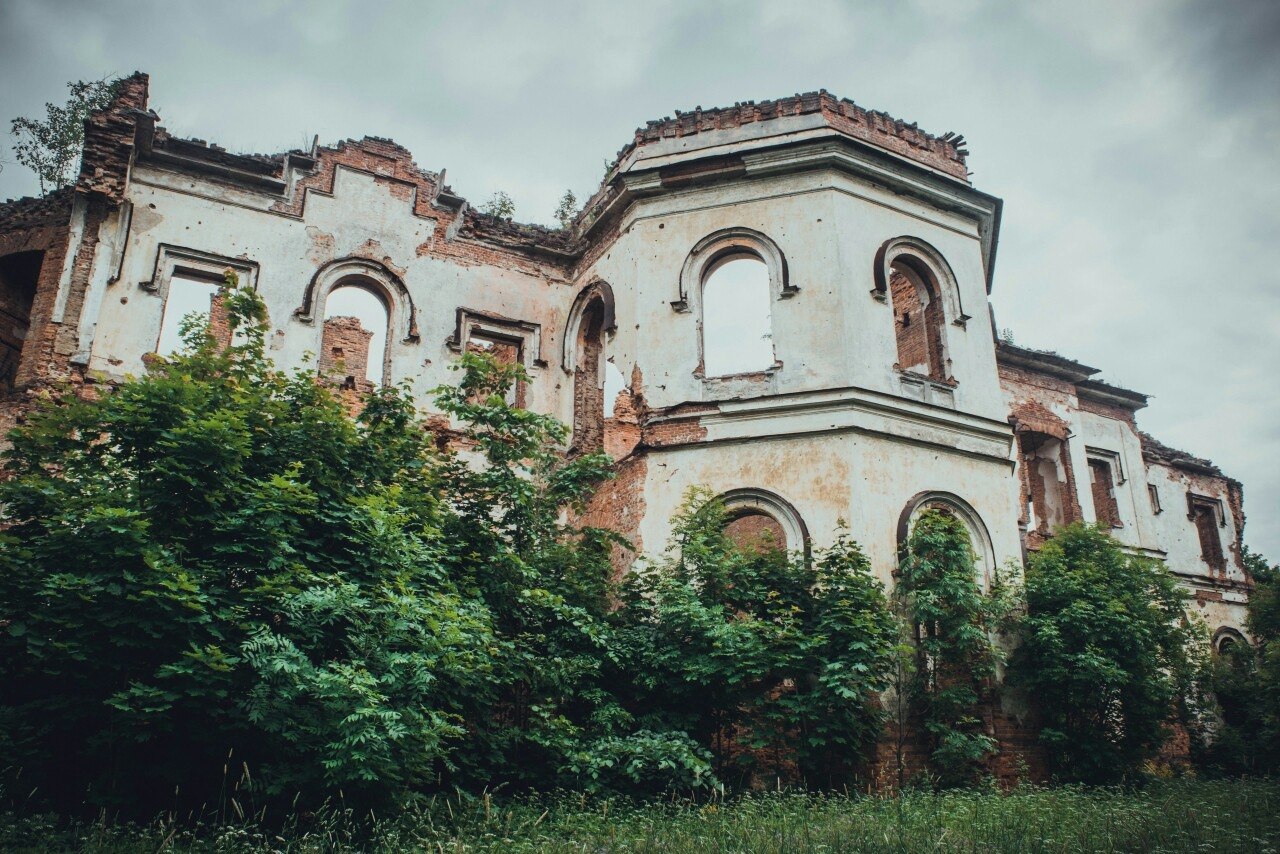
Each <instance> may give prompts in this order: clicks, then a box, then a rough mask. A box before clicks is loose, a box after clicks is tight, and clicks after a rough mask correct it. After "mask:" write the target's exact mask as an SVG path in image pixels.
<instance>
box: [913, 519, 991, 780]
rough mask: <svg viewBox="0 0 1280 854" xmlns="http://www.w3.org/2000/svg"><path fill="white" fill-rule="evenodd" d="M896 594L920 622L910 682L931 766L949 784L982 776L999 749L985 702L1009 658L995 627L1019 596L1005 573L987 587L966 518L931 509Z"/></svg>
mask: <svg viewBox="0 0 1280 854" xmlns="http://www.w3.org/2000/svg"><path fill="white" fill-rule="evenodd" d="M896 598H897V601H898V605H899V608H900V610H901V612H902V614H903V617H904V619H906V620H907V621H908V622H909V624H910V625H911V626H913V627H914V635H915V642H916V662H915V667H914V669H913V671H912V672H911V674H910V676H909V678H908V680H907V686H906V687H907V692H908V695H909V697H910V699H911V703H912V706H913V712H914V713H915V714H918V715H919V716H920V718H921V719H922V722H923V724H924V731H925V733H926V734H927V738H928V741H929V747H930V754H929V758H930V763H931V766H932V768H931V770H932V771H933V772H934V773H936V774H937V782H938V784H939V785H941V786H956V785H964V784H966V783H971V782H974V781H975V780H976V779H978V778H979V777H980V776H981V774H982V773H983V771H984V769H985V766H986V762H987V760H988V759H989V758H990V757H991V756H993V755H994V754H995V753H996V751H997V749H998V744H997V741H996V739H995V738H994V737H993V736H992V734H991V733H990V732H989V731H988V729H987V726H986V724H985V722H984V720H983V715H982V705H983V703H984V701H986V700H987V699H989V698H990V695H991V691H992V690H993V686H992V680H993V678H994V677H995V675H996V668H997V666H998V664H999V663H1000V660H1001V654H1000V649H999V647H998V646H997V644H996V643H995V640H994V638H995V632H996V630H997V629H999V628H1000V627H1001V625H1002V623H1003V621H1004V619H1005V618H1006V617H1007V616H1008V615H1009V614H1011V613H1012V611H1013V608H1014V605H1013V597H1012V595H1011V594H1010V593H1009V592H1008V591H1007V589H1006V588H1005V587H1004V586H1003V585H1001V584H1000V583H999V580H998V579H997V580H996V582H995V583H993V585H992V589H991V590H990V591H984V590H983V589H982V586H981V585H980V584H979V581H978V577H977V569H976V566H975V559H974V553H973V545H972V543H971V542H970V540H969V533H968V531H967V530H966V529H965V526H964V524H963V523H962V522H960V520H959V519H957V518H955V516H953V515H951V514H950V513H948V512H946V511H943V510H936V509H929V510H926V511H924V512H923V513H922V514H920V517H919V518H918V519H917V520H916V522H915V524H914V526H913V527H912V529H911V534H910V536H909V538H908V540H907V547H906V555H905V557H904V559H903V561H902V564H901V568H900V576H899V578H898V586H897V591H896Z"/></svg>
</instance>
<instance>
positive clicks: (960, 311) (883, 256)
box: [871, 235, 970, 329]
mask: <svg viewBox="0 0 1280 854" xmlns="http://www.w3.org/2000/svg"><path fill="white" fill-rule="evenodd" d="M895 263H902V264H905V265H906V266H908V267H910V268H911V270H912V272H914V273H915V274H916V275H917V276H919V277H920V278H922V279H925V280H932V281H933V282H934V284H935V285H936V287H937V289H938V298H939V299H941V300H942V305H943V308H944V310H945V312H946V315H947V317H948V318H949V319H950V321H951V323H952V325H954V326H959V327H960V328H962V329H963V328H964V327H965V324H967V323H968V322H969V320H970V317H969V315H967V314H965V313H964V305H963V304H962V303H961V300H960V286H959V284H958V283H957V282H956V275H955V273H954V272H952V270H951V265H950V264H948V263H947V259H946V258H944V257H943V255H942V253H941V252H939V251H938V250H937V249H934V248H933V246H931V245H930V244H929V243H927V242H926V241H924V240H921V239H920V238H919V237H911V236H910V235H902V236H900V237H893V238H890V239H889V240H886V241H885V242H884V243H882V244H880V248H879V249H877V250H876V258H875V265H874V268H873V277H874V284H875V287H873V288H872V289H871V296H873V297H875V298H876V299H877V300H879V301H880V302H884V303H887V302H888V301H889V278H890V277H891V276H892V275H893V265H894V264H895Z"/></svg>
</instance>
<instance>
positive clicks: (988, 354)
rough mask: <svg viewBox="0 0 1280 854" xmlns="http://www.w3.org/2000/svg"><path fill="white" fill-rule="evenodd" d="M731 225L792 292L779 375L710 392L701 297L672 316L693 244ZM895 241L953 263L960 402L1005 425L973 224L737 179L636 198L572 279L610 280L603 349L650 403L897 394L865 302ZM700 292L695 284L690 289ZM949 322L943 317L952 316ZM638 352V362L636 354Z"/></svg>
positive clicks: (950, 330) (781, 302)
mask: <svg viewBox="0 0 1280 854" xmlns="http://www.w3.org/2000/svg"><path fill="white" fill-rule="evenodd" d="M735 226H741V227H746V228H751V229H754V230H757V231H760V232H763V233H764V234H766V235H768V236H769V237H770V238H772V239H773V240H774V241H775V242H776V243H777V245H778V246H779V248H780V249H781V250H782V252H783V254H784V255H785V256H786V259H787V263H788V267H789V272H790V283H791V285H792V286H795V287H798V288H799V292H798V293H797V294H795V295H794V296H792V297H789V298H786V299H775V300H774V301H773V303H772V321H773V336H774V338H773V342H774V348H775V354H776V357H777V359H778V360H779V361H780V362H782V365H783V367H782V369H781V370H780V371H778V372H777V374H776V375H775V376H774V377H773V378H772V380H771V381H769V382H768V383H764V384H754V385H745V386H741V387H739V388H733V389H729V390H728V391H720V390H718V388H717V386H718V385H720V384H716V383H704V381H703V380H701V379H699V378H698V377H696V376H695V375H694V372H695V370H696V368H697V366H698V359H699V350H698V340H699V328H698V324H699V317H700V300H699V295H698V294H697V293H696V292H695V291H696V287H695V288H693V289H691V290H690V293H689V294H688V296H689V302H690V305H691V311H689V312H687V313H680V312H676V311H674V310H673V309H672V307H671V302H672V301H674V300H676V299H678V298H679V277H680V271H681V268H682V266H683V265H684V262H685V259H686V258H687V257H688V255H689V252H690V250H691V249H692V248H693V246H694V245H695V244H696V243H697V242H698V241H699V240H701V239H702V238H703V237H705V236H707V235H708V234H711V233H713V232H716V231H719V230H721V229H725V228H730V227H735ZM902 235H913V236H916V237H920V238H922V239H924V240H926V241H928V242H929V243H931V244H932V245H934V246H935V247H936V248H937V249H938V250H939V251H940V252H941V253H943V255H944V256H945V257H946V258H947V260H948V261H949V263H950V265H951V267H952V269H953V271H954V273H955V275H956V278H957V280H958V283H959V286H960V288H961V291H962V295H961V298H962V301H963V305H964V309H965V311H966V312H967V313H968V314H969V315H971V319H970V320H969V322H968V326H967V328H961V327H959V326H955V325H952V324H951V323H948V325H947V327H946V330H945V335H946V339H947V348H948V352H949V355H950V357H951V359H952V362H953V365H952V372H953V374H954V376H955V377H956V378H957V379H958V380H959V383H960V385H959V387H958V388H957V389H956V405H957V408H958V409H961V410H963V411H966V412H972V413H977V414H982V415H984V416H987V417H992V418H998V419H1001V420H1003V418H1004V415H1003V414H1002V410H1001V407H1002V405H1003V403H1002V400H1001V396H1000V392H999V388H998V384H997V382H996V378H995V377H996V375H995V352H994V347H993V345H992V338H991V328H990V320H989V316H988V312H987V308H986V306H987V301H986V291H985V279H984V275H983V267H982V256H981V251H980V244H979V241H978V237H977V230H976V225H975V224H974V223H972V222H969V221H965V220H962V219H961V218H959V217H956V216H954V215H952V214H947V213H943V212H940V211H931V210H929V209H927V208H926V207H925V206H923V205H920V204H917V203H914V202H910V201H907V200H904V199H902V198H901V197H898V196H895V195H893V194H890V193H888V192H885V191H883V190H879V189H877V188H874V187H871V186H870V185H865V184H861V183H859V182H857V181H855V180H854V179H853V178H850V177H848V176H846V175H843V174H839V173H836V172H834V171H822V172H810V173H803V174H797V175H790V176H785V177H774V178H763V179H756V180H747V181H741V182H737V183H733V184H729V185H719V186H714V187H708V188H698V189H689V190H684V191H679V192H673V193H669V194H664V195H662V196H659V197H656V198H654V199H651V200H642V201H641V202H639V203H638V204H637V205H636V206H635V207H634V208H633V209H632V211H631V212H630V213H629V215H628V216H627V217H626V219H625V220H624V223H623V226H622V233H621V234H620V236H619V238H618V240H617V242H616V244H615V245H614V246H613V247H612V248H611V250H610V252H609V253H608V254H607V255H606V256H605V257H603V258H601V259H600V260H599V261H597V262H596V263H595V264H594V265H593V266H592V267H591V268H590V269H589V270H587V271H586V272H585V273H584V275H583V276H582V277H581V278H580V280H579V281H580V283H582V284H585V283H586V282H587V281H589V280H590V279H591V278H592V277H595V276H599V277H601V278H603V279H605V280H606V281H608V282H610V284H611V285H612V286H613V289H614V293H615V295H616V296H617V299H618V323H619V331H618V336H617V339H616V340H615V341H614V342H613V343H612V347H611V352H614V353H615V354H616V358H617V360H618V362H619V366H620V367H621V368H622V370H623V373H624V374H628V375H629V368H630V365H631V364H632V363H633V362H635V361H637V360H638V361H639V363H640V365H641V369H642V371H643V373H644V379H645V385H646V392H647V398H648V402H649V404H650V405H651V406H655V407H665V406H671V405H674V404H676V403H681V402H684V401H702V400H715V399H722V398H724V397H726V396H728V397H734V396H750V395H752V394H764V393H786V392H795V391H807V390H815V389H823V388H832V387H843V386H850V385H852V386H860V387H864V388H870V389H875V390H878V391H882V392H885V393H889V394H894V395H897V394H899V388H898V381H897V376H896V374H895V372H894V371H893V370H892V365H893V363H894V362H895V361H896V359H897V349H896V344H895V342H894V333H893V320H892V312H891V309H890V308H889V306H888V305H887V304H885V303H881V302H879V301H877V300H875V299H874V298H873V297H872V296H871V290H872V286H873V275H872V271H873V262H874V259H875V253H876V250H877V249H878V248H879V247H880V245H881V244H883V243H884V242H885V241H886V240H888V239H890V238H894V237H899V236H902ZM695 284H696V283H695ZM951 319H954V318H949V320H951ZM638 354H639V355H638Z"/></svg>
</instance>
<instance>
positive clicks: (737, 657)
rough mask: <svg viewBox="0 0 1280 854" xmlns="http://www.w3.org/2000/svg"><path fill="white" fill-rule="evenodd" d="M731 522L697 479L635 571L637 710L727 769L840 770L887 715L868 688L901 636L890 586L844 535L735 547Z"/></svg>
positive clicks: (810, 773) (833, 778)
mask: <svg viewBox="0 0 1280 854" xmlns="http://www.w3.org/2000/svg"><path fill="white" fill-rule="evenodd" d="M725 522H726V514H725V508H724V506H723V505H722V504H721V503H720V502H719V501H717V500H715V499H713V498H712V497H711V496H710V494H709V493H707V492H705V491H702V490H694V491H692V492H691V493H690V494H689V495H688V496H687V497H686V500H685V503H684V505H683V507H682V508H681V510H680V512H679V513H678V514H677V516H676V517H675V520H674V531H673V535H672V542H671V545H670V547H669V549H668V551H667V554H666V558H665V560H664V561H663V562H662V563H661V564H659V565H657V566H655V567H651V568H650V569H649V570H648V571H647V572H639V573H636V574H634V576H633V578H632V579H631V582H630V584H631V586H630V591H629V593H630V595H629V598H628V600H627V604H626V608H625V609H624V611H623V612H622V614H621V616H622V617H623V618H624V619H625V620H627V621H628V622H627V627H628V631H627V633H626V642H627V647H628V649H630V650H631V651H632V652H631V657H630V659H629V660H628V662H627V667H628V669H629V670H630V671H631V673H632V674H633V677H632V678H634V679H636V680H637V681H638V682H639V688H638V691H639V695H638V697H637V710H636V717H637V719H638V720H640V721H641V722H643V723H645V724H646V725H649V726H653V727H654V728H657V729H670V730H678V731H683V732H687V733H689V734H690V735H691V736H692V737H693V738H694V739H695V740H696V741H697V742H698V743H699V744H701V745H703V746H705V747H707V748H709V749H711V750H712V752H713V753H714V754H715V756H716V764H717V768H718V770H719V771H720V772H721V774H729V775H730V776H731V777H732V778H733V779H735V780H737V779H742V780H745V779H750V778H751V777H753V776H754V777H756V778H757V779H759V778H761V777H763V776H764V775H766V774H767V775H770V776H769V778H768V779H770V780H771V779H772V775H781V776H784V777H785V776H789V775H790V774H789V772H788V770H787V769H788V768H792V767H794V769H795V771H798V773H799V774H800V775H802V776H803V777H804V778H805V779H806V780H808V781H809V782H810V783H813V784H820V785H823V784H830V783H833V782H836V783H839V782H847V781H848V779H849V775H850V773H851V772H852V770H853V768H854V766H855V764H856V763H857V761H858V760H859V759H860V758H862V757H863V756H864V754H865V752H866V751H867V749H868V747H869V746H870V745H871V743H872V742H874V741H875V739H876V738H877V737H878V736H879V735H880V732H881V728H882V725H883V715H882V713H881V711H880V709H879V708H878V705H877V703H876V701H875V695H876V693H877V692H879V691H881V690H883V689H884V688H885V687H886V685H887V678H888V672H889V669H890V668H891V667H892V662H893V649H894V645H895V643H896V639H897V629H896V625H895V622H894V619H893V616H892V613H891V612H890V610H889V608H888V605H887V602H886V600H885V595H884V591H883V589H882V587H881V585H880V583H879V581H878V580H877V579H876V578H875V576H874V575H873V574H872V572H871V568H870V565H869V563H868V561H867V559H866V557H865V556H864V555H863V553H862V551H861V550H860V549H859V548H858V546H857V545H856V544H855V543H853V542H852V541H851V540H849V539H848V538H847V537H843V536H842V537H839V538H838V539H837V540H836V542H835V543H834V544H833V545H832V546H831V547H830V548H828V549H825V550H822V551H819V552H818V553H817V554H816V555H814V556H813V558H812V559H808V558H807V557H806V556H805V555H802V554H799V553H796V554H791V555H788V554H787V553H785V552H783V551H781V550H780V549H776V548H766V549H763V550H759V549H755V548H743V549H740V548H738V547H737V546H736V545H735V543H734V542H733V540H732V539H731V538H730V537H729V536H728V535H727V534H726V532H725ZM793 763H794V765H793Z"/></svg>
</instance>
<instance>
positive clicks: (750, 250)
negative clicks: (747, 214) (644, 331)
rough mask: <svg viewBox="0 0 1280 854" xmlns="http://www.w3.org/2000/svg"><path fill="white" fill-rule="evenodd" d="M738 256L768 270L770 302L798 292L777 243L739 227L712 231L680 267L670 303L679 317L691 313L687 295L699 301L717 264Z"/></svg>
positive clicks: (698, 243)
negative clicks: (677, 286) (677, 285)
mask: <svg viewBox="0 0 1280 854" xmlns="http://www.w3.org/2000/svg"><path fill="white" fill-rule="evenodd" d="M739 257H754V258H758V259H759V260H761V261H763V262H764V264H765V267H767V268H768V270H769V291H770V293H771V295H772V298H773V299H775V300H777V299H787V298H788V297H793V296H795V295H796V294H797V293H798V292H799V291H800V289H799V288H798V287H796V286H795V285H793V284H791V275H790V272H789V271H788V269H787V257H786V256H785V255H783V254H782V250H781V249H780V248H778V244H777V243H775V242H774V241H773V239H772V238H771V237H769V236H768V235H767V234H764V233H763V232H760V231H756V230H755V229H751V228H744V227H740V226H738V227H734V228H724V229H721V230H719V231H713V232H712V233H711V234H708V235H707V236H706V237H704V238H702V239H701V240H699V241H698V242H697V243H695V244H694V245H693V249H691V250H690V251H689V256H688V257H687V258H685V260H684V266H683V267H681V268H680V290H679V294H678V296H677V298H676V299H674V300H672V301H671V308H672V309H673V310H674V311H677V312H680V313H682V314H683V313H687V312H689V311H692V309H693V306H692V305H691V304H690V295H691V294H692V295H693V297H694V299H696V300H699V301H700V300H701V299H702V284H703V282H704V281H705V280H706V278H707V276H709V275H710V274H711V273H713V272H714V271H715V269H716V267H717V266H719V265H720V264H723V263H725V262H726V261H730V260H733V259H734V258H739Z"/></svg>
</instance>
